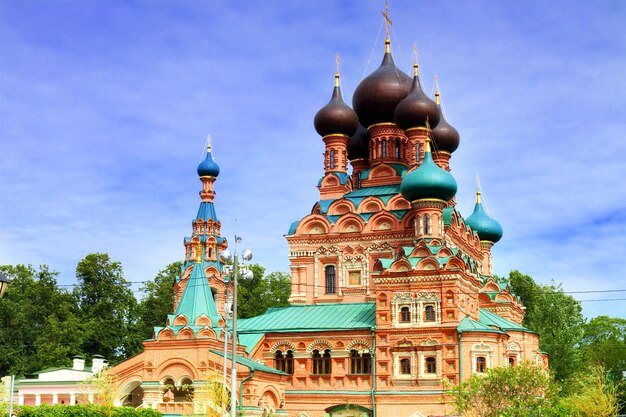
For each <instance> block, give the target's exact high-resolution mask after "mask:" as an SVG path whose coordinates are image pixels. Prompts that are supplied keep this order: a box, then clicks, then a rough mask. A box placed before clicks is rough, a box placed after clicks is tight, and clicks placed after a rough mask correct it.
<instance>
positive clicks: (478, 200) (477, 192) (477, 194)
mask: <svg viewBox="0 0 626 417" xmlns="http://www.w3.org/2000/svg"><path fill="white" fill-rule="evenodd" d="M476 204H480V190H478V191H476Z"/></svg>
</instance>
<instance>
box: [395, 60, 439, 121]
mask: <svg viewBox="0 0 626 417" xmlns="http://www.w3.org/2000/svg"><path fill="white" fill-rule="evenodd" d="M394 119H395V121H396V124H397V125H398V126H400V127H401V128H402V129H405V130H406V129H410V128H412V127H424V126H426V123H427V121H428V123H430V126H431V127H432V126H437V123H439V109H438V108H437V105H436V104H435V102H434V101H432V100H431V99H430V98H429V97H428V96H427V95H426V94H425V93H424V91H423V90H422V86H421V84H420V79H419V76H418V75H417V64H414V65H413V84H412V85H411V91H410V92H409V95H407V96H406V97H405V98H404V100H402V101H401V102H400V103H399V104H398V106H397V107H396V109H395V111H394Z"/></svg>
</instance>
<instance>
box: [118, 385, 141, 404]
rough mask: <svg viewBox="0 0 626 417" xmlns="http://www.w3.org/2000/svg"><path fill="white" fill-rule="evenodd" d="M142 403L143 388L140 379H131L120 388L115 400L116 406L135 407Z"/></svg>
mask: <svg viewBox="0 0 626 417" xmlns="http://www.w3.org/2000/svg"><path fill="white" fill-rule="evenodd" d="M141 404H143V388H141V381H138V380H135V381H131V382H129V383H128V384H126V385H125V386H124V388H122V390H121V391H120V395H119V397H118V399H117V400H116V401H115V405H117V406H125V407H133V408H137V407H139V406H140V405H141Z"/></svg>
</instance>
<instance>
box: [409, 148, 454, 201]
mask: <svg viewBox="0 0 626 417" xmlns="http://www.w3.org/2000/svg"><path fill="white" fill-rule="evenodd" d="M456 189H457V186H456V180H455V179H454V177H453V176H452V174H450V173H449V172H448V171H446V170H445V169H442V168H440V167H439V166H438V165H437V164H435V162H434V161H433V157H432V154H431V152H430V143H429V142H428V141H427V142H426V152H425V153H424V161H423V162H422V164H421V165H420V166H419V167H418V168H417V169H414V170H413V171H411V172H409V173H408V174H407V175H406V176H405V177H404V178H402V183H400V193H401V194H402V196H403V197H404V198H406V199H407V200H409V201H410V202H413V201H416V200H422V199H437V200H443V201H448V200H450V199H451V198H452V197H454V195H455V194H456Z"/></svg>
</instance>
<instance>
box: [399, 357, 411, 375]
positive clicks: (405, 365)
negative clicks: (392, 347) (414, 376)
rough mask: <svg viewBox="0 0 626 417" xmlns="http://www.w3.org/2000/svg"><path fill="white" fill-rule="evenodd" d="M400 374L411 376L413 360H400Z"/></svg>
mask: <svg viewBox="0 0 626 417" xmlns="http://www.w3.org/2000/svg"><path fill="white" fill-rule="evenodd" d="M400 373H401V374H402V375H411V359H400Z"/></svg>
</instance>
